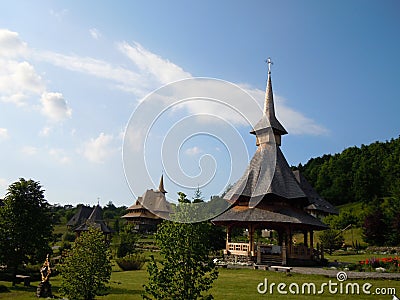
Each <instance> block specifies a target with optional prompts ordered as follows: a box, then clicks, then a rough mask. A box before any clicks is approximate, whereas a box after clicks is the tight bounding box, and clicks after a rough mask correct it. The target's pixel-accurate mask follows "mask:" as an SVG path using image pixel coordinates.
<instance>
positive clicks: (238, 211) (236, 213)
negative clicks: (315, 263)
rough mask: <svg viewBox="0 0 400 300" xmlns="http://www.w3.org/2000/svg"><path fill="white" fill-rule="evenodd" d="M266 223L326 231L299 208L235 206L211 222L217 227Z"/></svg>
mask: <svg viewBox="0 0 400 300" xmlns="http://www.w3.org/2000/svg"><path fill="white" fill-rule="evenodd" d="M239 220H240V221H241V222H246V223H248V222H254V223H264V222H265V223H268V226H269V228H273V227H274V226H279V224H291V225H292V226H294V227H298V228H301V227H302V226H308V227H313V228H314V229H326V228H328V226H327V225H325V224H324V223H322V222H321V221H320V220H319V219H317V218H314V217H313V216H311V215H309V214H308V213H306V212H305V211H303V210H302V209H299V208H295V207H290V206H282V205H265V206H264V205H263V207H262V208H258V207H255V208H250V207H248V206H240V205H237V206H235V207H232V208H231V209H228V210H227V211H226V212H224V213H222V214H221V215H219V216H218V217H216V218H214V219H213V220H212V221H213V223H214V224H217V225H224V224H230V223H233V222H236V221H239Z"/></svg>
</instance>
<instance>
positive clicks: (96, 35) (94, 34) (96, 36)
mask: <svg viewBox="0 0 400 300" xmlns="http://www.w3.org/2000/svg"><path fill="white" fill-rule="evenodd" d="M89 33H90V36H91V37H92V38H93V39H95V40H98V39H100V38H101V32H100V31H99V30H98V29H97V28H91V29H89Z"/></svg>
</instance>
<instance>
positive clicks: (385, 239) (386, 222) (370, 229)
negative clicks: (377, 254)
mask: <svg viewBox="0 0 400 300" xmlns="http://www.w3.org/2000/svg"><path fill="white" fill-rule="evenodd" d="M362 227H363V238H364V240H365V242H367V243H369V244H370V245H376V246H382V245H387V246H397V245H399V244H400V199H398V198H394V197H390V198H385V199H375V200H374V201H373V202H371V204H370V205H369V207H368V209H367V210H366V213H365V219H364V223H363V226H362Z"/></svg>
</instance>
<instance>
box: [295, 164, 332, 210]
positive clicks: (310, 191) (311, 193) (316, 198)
mask: <svg viewBox="0 0 400 300" xmlns="http://www.w3.org/2000/svg"><path fill="white" fill-rule="evenodd" d="M293 174H294V176H295V178H296V180H297V182H298V183H299V184H300V187H301V189H302V190H303V191H304V193H305V194H306V195H307V198H308V201H309V202H310V204H309V205H308V206H306V207H305V209H306V210H316V211H321V212H324V213H326V214H334V215H338V214H339V211H338V210H337V209H336V208H335V207H334V206H333V205H332V204H331V203H329V202H328V201H326V200H325V199H324V198H322V197H321V196H320V195H319V194H318V193H317V191H316V190H315V189H314V188H313V187H312V186H311V184H310V183H309V182H308V181H307V179H306V178H305V177H304V176H303V174H301V173H300V171H299V170H296V171H293Z"/></svg>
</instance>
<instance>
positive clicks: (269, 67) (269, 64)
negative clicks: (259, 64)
mask: <svg viewBox="0 0 400 300" xmlns="http://www.w3.org/2000/svg"><path fill="white" fill-rule="evenodd" d="M265 62H266V63H267V64H268V73H271V65H273V64H274V63H273V62H272V61H271V57H268V58H267V60H266V61H265Z"/></svg>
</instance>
